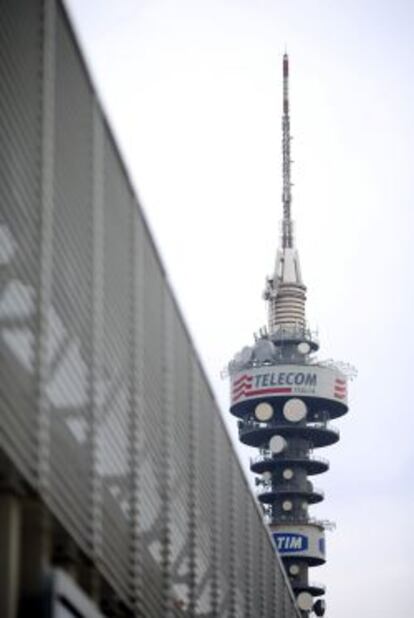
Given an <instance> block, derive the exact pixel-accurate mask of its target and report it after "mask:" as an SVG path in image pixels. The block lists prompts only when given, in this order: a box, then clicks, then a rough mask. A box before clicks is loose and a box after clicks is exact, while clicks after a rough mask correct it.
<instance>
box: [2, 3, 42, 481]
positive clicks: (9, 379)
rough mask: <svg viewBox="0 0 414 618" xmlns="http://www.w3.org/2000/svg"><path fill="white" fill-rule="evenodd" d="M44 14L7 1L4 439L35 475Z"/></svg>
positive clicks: (4, 33)
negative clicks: (41, 78) (41, 77)
mask: <svg viewBox="0 0 414 618" xmlns="http://www.w3.org/2000/svg"><path fill="white" fill-rule="evenodd" d="M42 20H43V14H42V3H41V2H40V0H39V1H38V2H36V1H35V0H33V2H30V3H28V2H25V1H24V0H20V1H18V0H7V1H6V0H4V1H3V2H2V4H1V19H0V83H1V89H0V154H1V156H0V273H1V277H0V325H1V343H0V444H1V447H2V449H3V450H4V451H6V452H7V453H8V454H9V455H10V456H11V457H12V458H13V461H14V463H15V465H16V466H17V467H18V468H19V469H20V470H21V471H22V472H23V474H24V475H25V477H26V478H28V479H29V480H30V481H31V482H34V481H35V466H36V455H37V452H36V442H35V436H34V433H33V424H34V422H35V419H34V406H35V405H36V404H35V401H36V398H37V381H36V379H35V367H36V356H35V351H36V345H35V342H36V338H37V335H36V333H37V330H38V329H37V327H38V304H39V264H40V252H41V244H40V207H39V205H40V194H41V174H40V166H41V140H42V127H41V118H42V81H41V80H40V78H39V76H40V75H41V73H42V58H43V53H42ZM6 85H7V87H6ZM16 376H18V379H16Z"/></svg>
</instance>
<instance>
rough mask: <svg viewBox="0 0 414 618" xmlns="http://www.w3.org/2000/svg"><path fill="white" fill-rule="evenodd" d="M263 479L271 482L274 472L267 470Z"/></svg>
mask: <svg viewBox="0 0 414 618" xmlns="http://www.w3.org/2000/svg"><path fill="white" fill-rule="evenodd" d="M263 480H264V481H265V482H266V483H269V482H270V481H271V480H272V473H271V472H269V471H267V472H263Z"/></svg>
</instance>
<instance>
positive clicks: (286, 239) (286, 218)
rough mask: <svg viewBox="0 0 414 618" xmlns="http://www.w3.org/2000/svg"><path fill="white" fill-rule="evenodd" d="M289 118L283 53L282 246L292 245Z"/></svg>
mask: <svg viewBox="0 0 414 618" xmlns="http://www.w3.org/2000/svg"><path fill="white" fill-rule="evenodd" d="M290 140H291V137H290V118H289V57H288V55H287V53H286V52H285V53H284V55H283V115H282V155H283V164H282V172H283V193H282V202H283V221H282V247H283V248H292V247H293V230H292V220H291V212H290V211H291V203H292V193H291V187H292V183H291V180H290V165H291V159H290Z"/></svg>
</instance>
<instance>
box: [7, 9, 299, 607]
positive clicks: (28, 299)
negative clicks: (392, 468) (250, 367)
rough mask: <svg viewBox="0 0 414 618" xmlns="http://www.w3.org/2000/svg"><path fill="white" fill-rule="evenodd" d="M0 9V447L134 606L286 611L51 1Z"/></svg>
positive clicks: (227, 447)
mask: <svg viewBox="0 0 414 618" xmlns="http://www.w3.org/2000/svg"><path fill="white" fill-rule="evenodd" d="M0 11H1V15H0V79H1V87H0V110H1V114H0V157H1V165H0V199H1V202H0V276H1V278H0V329H1V331H0V334H1V347H0V354H1V356H0V378H1V388H0V447H1V448H2V449H3V450H4V451H5V452H7V453H8V455H9V456H10V457H11V458H12V460H13V462H14V463H15V465H16V466H17V467H18V469H19V470H20V471H21V473H22V474H23V475H24V477H25V478H26V479H27V481H28V482H29V483H30V484H31V485H32V486H33V488H34V489H36V490H37V491H38V492H39V493H40V495H41V496H42V498H43V499H44V501H45V502H46V504H47V505H48V506H49V508H50V509H51V510H52V512H53V513H54V515H55V516H56V517H57V519H58V520H59V521H60V522H61V524H62V526H63V527H64V528H65V529H66V530H67V531H68V533H69V534H70V536H71V537H72V538H73V539H74V541H75V542H76V543H77V544H78V546H79V548H80V549H81V550H82V552H83V553H84V554H86V555H87V556H89V558H90V559H91V560H92V561H93V562H94V563H95V565H96V567H97V568H98V569H99V570H100V572H101V574H102V576H103V577H104V578H105V580H106V581H107V583H108V584H109V585H110V586H111V588H112V589H113V591H114V593H115V595H117V597H118V598H119V599H120V600H122V601H123V602H124V604H125V605H126V606H128V607H130V608H131V611H132V612H133V613H135V615H137V616H145V617H146V618H151V617H154V618H158V617H159V616H183V615H188V616H211V617H213V616H215V617H217V618H218V617H220V618H225V617H228V618H236V617H239V616H252V617H253V616H254V617H256V616H257V617H258V616H263V617H269V618H270V616H272V617H275V616H280V617H281V618H282V617H283V618H291V617H293V616H296V615H297V614H296V613H295V611H296V610H295V608H294V605H293V601H292V596H291V592H290V590H289V588H288V587H287V585H286V582H285V579H284V577H283V575H282V570H281V567H280V564H279V562H278V561H277V560H276V559H275V556H274V550H273V546H272V545H271V542H270V539H269V537H268V534H267V532H266V530H265V528H264V526H263V523H262V520H261V516H260V513H259V512H258V510H257V507H256V504H255V502H254V499H253V497H252V495H251V492H250V490H249V488H248V486H247V484H246V480H245V478H244V476H243V473H242V471H241V468H240V465H239V463H238V461H237V458H236V455H235V453H234V451H233V448H232V446H231V443H230V441H229V438H228V435H227V433H226V430H225V429H224V426H223V423H222V421H221V418H220V413H219V411H218V408H217V405H216V403H215V401H214V397H213V395H212V393H211V390H210V388H209V385H208V383H207V381H206V378H205V375H204V373H203V370H202V368H201V366H200V363H199V361H198V359H197V356H196V354H195V352H194V349H193V346H192V342H191V340H190V338H189V335H188V332H187V330H186V328H185V325H184V323H183V321H182V316H181V314H180V312H179V310H178V309H177V305H176V302H175V300H174V297H173V295H172V293H171V290H170V288H169V285H168V282H167V281H166V278H165V274H164V270H163V268H162V265H161V263H160V260H159V257H158V254H157V252H156V250H155V248H154V243H153V240H152V239H151V236H150V234H149V232H148V228H147V226H146V223H145V220H144V217H143V215H142V212H141V210H140V207H139V204H138V202H137V200H136V197H135V195H134V193H133V191H132V189H131V185H130V182H129V180H128V178H127V175H126V173H125V169H124V167H123V164H122V161H121V159H120V157H119V153H118V150H117V148H116V145H115V143H114V141H113V138H112V135H111V132H110V130H109V128H108V125H107V123H106V121H105V118H104V116H103V113H102V110H101V108H100V105H99V102H98V101H97V100H96V96H95V93H94V90H93V87H92V85H91V82H90V80H89V78H88V75H87V73H86V71H85V67H84V63H83V60H82V57H81V54H80V52H79V49H78V47H77V44H76V41H75V39H74V36H73V33H72V30H71V28H70V25H69V23H68V21H67V18H66V15H65V12H64V10H63V9H62V6H61V5H60V3H59V2H56V1H55V0H43V1H41V0H30V1H29V0H3V1H2V3H1V5H0Z"/></svg>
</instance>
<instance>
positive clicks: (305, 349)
mask: <svg viewBox="0 0 414 618" xmlns="http://www.w3.org/2000/svg"><path fill="white" fill-rule="evenodd" d="M310 350H311V347H310V345H309V343H308V342H307V341H301V342H300V343H299V344H298V352H299V354H303V355H305V354H309V352H310Z"/></svg>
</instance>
